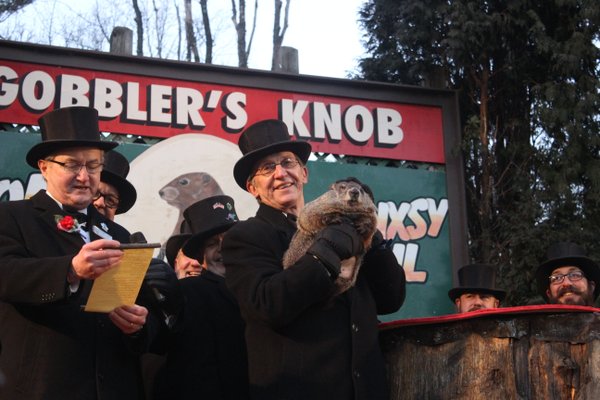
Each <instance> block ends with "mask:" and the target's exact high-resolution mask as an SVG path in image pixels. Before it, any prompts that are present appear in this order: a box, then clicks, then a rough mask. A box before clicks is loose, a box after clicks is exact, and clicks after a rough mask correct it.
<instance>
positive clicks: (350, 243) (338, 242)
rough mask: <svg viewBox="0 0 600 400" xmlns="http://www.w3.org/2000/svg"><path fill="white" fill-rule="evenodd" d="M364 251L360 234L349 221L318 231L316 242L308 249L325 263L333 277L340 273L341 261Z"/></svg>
mask: <svg viewBox="0 0 600 400" xmlns="http://www.w3.org/2000/svg"><path fill="white" fill-rule="evenodd" d="M362 251H363V243H362V239H361V237H360V235H359V234H358V232H357V231H356V229H354V227H353V226H352V225H350V224H348V223H343V224H336V225H330V226H328V227H326V228H324V229H323V230H322V231H321V232H319V233H317V235H316V237H315V242H314V243H313V245H312V246H311V247H310V248H309V249H308V253H309V254H312V255H313V256H315V257H316V258H318V259H319V261H321V263H323V265H324V266H325V268H326V269H327V271H328V272H329V274H330V276H331V278H332V279H335V278H337V276H338V275H339V273H340V268H341V265H340V261H341V260H345V259H347V258H351V257H353V256H357V255H359V254H360V253H361V252H362Z"/></svg>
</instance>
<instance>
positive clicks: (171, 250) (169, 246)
mask: <svg viewBox="0 0 600 400" xmlns="http://www.w3.org/2000/svg"><path fill="white" fill-rule="evenodd" d="M191 236H192V234H191V233H180V234H178V235H173V236H171V237H170V238H169V239H168V240H167V243H166V244H165V255H166V257H167V262H168V263H169V265H170V266H171V268H173V269H174V268H175V259H176V258H177V253H179V250H180V249H181V248H182V247H183V245H184V244H185V242H186V241H187V240H188V239H189V238H190V237H191Z"/></svg>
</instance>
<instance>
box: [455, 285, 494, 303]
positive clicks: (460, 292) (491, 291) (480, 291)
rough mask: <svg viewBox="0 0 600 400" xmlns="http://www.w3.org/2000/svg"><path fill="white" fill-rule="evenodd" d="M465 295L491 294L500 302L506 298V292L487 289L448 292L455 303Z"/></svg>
mask: <svg viewBox="0 0 600 400" xmlns="http://www.w3.org/2000/svg"><path fill="white" fill-rule="evenodd" d="M465 293H485V294H491V295H492V296H494V297H495V298H497V299H498V301H502V300H504V298H505V297H506V291H504V290H501V289H486V288H475V287H457V288H452V289H450V290H449V291H448V297H450V300H452V301H453V302H454V300H456V299H457V298H459V297H460V296H462V295H463V294H465Z"/></svg>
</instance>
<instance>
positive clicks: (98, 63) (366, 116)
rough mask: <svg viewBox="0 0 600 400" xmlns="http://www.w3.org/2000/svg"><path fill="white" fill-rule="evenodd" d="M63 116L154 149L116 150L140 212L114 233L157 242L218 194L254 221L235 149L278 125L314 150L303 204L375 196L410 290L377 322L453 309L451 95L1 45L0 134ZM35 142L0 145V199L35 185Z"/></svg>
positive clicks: (459, 253)
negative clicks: (31, 157) (92, 119)
mask: <svg viewBox="0 0 600 400" xmlns="http://www.w3.org/2000/svg"><path fill="white" fill-rule="evenodd" d="M69 106H92V107H94V108H96V109H97V110H98V112H99V115H100V118H101V122H100V128H101V130H102V131H105V132H111V133H113V134H122V135H136V136H138V135H139V136H144V137H156V138H162V139H164V140H162V141H160V142H159V143H157V144H155V145H153V146H142V145H135V144H121V145H120V146H119V148H118V151H120V152H121V153H123V154H124V155H126V156H127V157H128V158H129V159H130V161H131V172H130V174H129V176H128V180H130V181H131V182H132V183H133V184H134V186H135V187H136V189H137V190H138V201H137V202H136V204H135V206H134V207H133V208H132V209H131V210H130V211H129V212H128V213H126V214H123V215H120V216H118V217H117V222H119V223H121V224H123V225H124V226H125V227H127V228H128V229H129V230H130V231H138V230H140V231H142V232H144V234H145V235H146V237H148V238H149V240H151V241H160V242H161V243H162V242H164V241H166V239H167V238H168V237H169V236H170V235H171V234H173V233H175V232H177V230H178V227H179V222H180V220H181V212H182V210H183V209H184V208H185V207H186V206H187V205H189V204H190V203H191V202H193V201H194V199H198V196H206V195H209V194H210V193H214V192H215V191H216V190H219V191H221V192H223V193H225V194H228V195H230V196H232V197H233V198H234V199H235V201H236V209H238V212H239V214H240V216H241V217H242V218H247V217H249V216H251V215H253V214H254V212H255V210H256V207H257V205H256V202H255V200H254V199H253V198H251V197H250V196H249V195H248V194H247V193H246V192H245V191H243V190H241V189H240V188H239V187H237V185H236V184H235V182H234V181H233V176H232V169H233V165H234V163H235V161H237V159H239V157H240V156H241V153H240V152H239V149H238V148H237V145H236V144H237V140H238V138H239V135H240V133H241V132H242V131H243V130H244V129H245V127H247V126H249V125H250V124H252V123H254V122H256V121H259V120H262V119H268V118H275V119H280V120H282V121H283V122H285V123H286V124H287V126H288V128H289V130H290V134H291V135H292V136H295V137H296V139H297V140H306V141H308V142H309V143H310V144H311V145H312V148H313V152H314V155H313V156H312V157H311V160H310V161H309V163H308V168H309V173H310V176H309V183H308V185H307V186H306V198H307V200H311V199H312V198H315V197H317V196H318V195H320V194H321V193H322V192H323V191H325V190H326V189H327V187H328V186H329V185H330V184H331V183H332V182H333V181H335V180H337V179H340V178H343V177H346V176H356V177H357V178H359V179H361V180H362V181H364V182H366V183H368V184H369V185H370V186H371V187H372V189H373V191H374V193H375V197H376V204H377V206H378V218H379V228H380V230H381V231H382V232H383V233H384V235H385V236H386V237H387V238H390V239H393V240H394V253H395V254H396V257H397V258H398V261H399V262H400V264H401V265H402V266H403V267H404V269H405V271H406V273H407V277H408V281H409V283H408V294H407V300H406V303H405V305H404V306H403V307H402V309H401V311H400V312H399V313H396V314H394V315H391V316H382V319H383V320H386V321H389V320H395V319H400V318H407V317H424V316H434V315H441V314H446V313H449V312H451V310H452V307H451V306H452V305H451V304H450V302H449V300H448V297H447V291H448V289H449V288H450V287H452V282H453V276H454V269H456V268H458V267H459V266H460V265H462V264H464V263H466V262H467V246H466V217H465V209H464V207H465V199H464V180H463V168H462V160H461V158H460V147H459V146H460V135H459V123H458V113H457V100H456V96H455V94H454V92H452V91H445V90H431V89H424V88H418V87H411V86H399V85H389V84H381V83H374V82H364V81H354V80H344V79H333V78H321V77H314V76H303V75H293V74H285V73H272V72H264V71H257V70H249V69H239V68H230V67H217V66H213V65H202V64H197V63H186V62H174V61H169V60H157V59H151V58H144V57H132V56H117V55H113V54H106V53H98V52H89V51H81V50H73V49H65V48H58V47H50V46H39V45H30V44H24V43H15V42H6V41H0V123H4V124H24V125H34V126H35V125H37V119H38V118H39V117H40V116H41V115H43V114H44V113H45V112H47V111H50V110H52V109H55V108H61V107H69ZM37 140H39V135H31V134H30V135H23V134H18V133H1V134H0V196H1V197H0V199H2V200H16V199H19V198H24V197H27V196H28V195H31V194H33V193H35V191H37V189H39V188H40V187H43V180H41V178H40V177H39V174H36V171H34V170H32V169H31V168H29V167H27V166H26V164H25V162H24V158H25V154H26V152H27V150H28V149H29V147H31V145H32V144H33V143H35V142H36V141H37ZM9 149H10V150H9ZM324 154H333V155H337V158H335V157H334V160H332V161H329V160H327V158H326V157H323V155H324ZM370 159H371V160H372V161H373V162H364V160H370ZM340 160H341V161H340ZM19 187H20V189H19ZM211 190H212V192H210V191H211ZM32 192H33V193H32ZM209 192H210V193H209Z"/></svg>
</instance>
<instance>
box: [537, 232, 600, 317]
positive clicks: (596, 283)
mask: <svg viewBox="0 0 600 400" xmlns="http://www.w3.org/2000/svg"><path fill="white" fill-rule="evenodd" d="M535 279H536V281H537V287H538V291H539V293H540V295H541V296H542V297H543V298H544V299H545V300H546V301H547V302H548V303H550V304H572V305H581V306H593V305H594V302H595V301H596V298H598V294H599V293H600V267H599V266H598V264H596V262H595V261H594V260H592V259H591V258H589V257H587V255H586V253H585V250H584V249H583V248H582V247H581V246H579V245H577V244H575V243H570V242H559V243H554V244H553V245H551V246H550V247H549V248H548V250H547V252H546V261H544V262H543V263H542V264H540V265H539V266H538V268H537V271H536V273H535Z"/></svg>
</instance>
